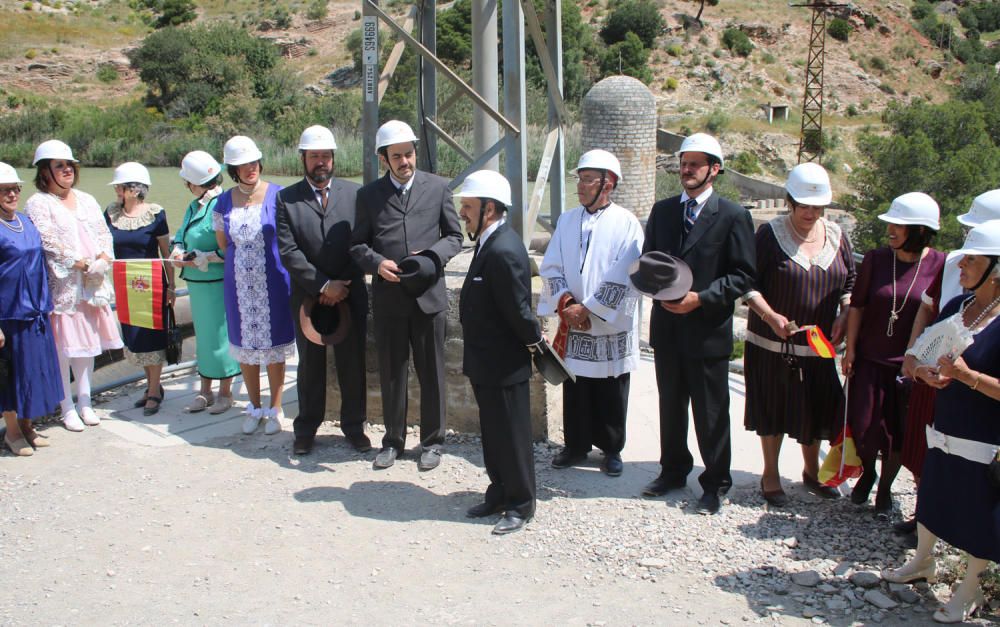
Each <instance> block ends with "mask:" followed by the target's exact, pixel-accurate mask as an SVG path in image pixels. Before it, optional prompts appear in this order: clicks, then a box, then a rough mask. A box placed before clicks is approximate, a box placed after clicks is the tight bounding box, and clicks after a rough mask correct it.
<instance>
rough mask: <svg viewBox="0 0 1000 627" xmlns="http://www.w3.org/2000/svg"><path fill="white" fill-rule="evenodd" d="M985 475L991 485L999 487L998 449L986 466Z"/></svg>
mask: <svg viewBox="0 0 1000 627" xmlns="http://www.w3.org/2000/svg"><path fill="white" fill-rule="evenodd" d="M986 475H987V476H988V477H989V478H990V483H991V484H993V487H994V488H997V489H1000V451H998V452H997V454H996V455H994V456H993V459H991V460H990V465H989V466H987V467H986Z"/></svg>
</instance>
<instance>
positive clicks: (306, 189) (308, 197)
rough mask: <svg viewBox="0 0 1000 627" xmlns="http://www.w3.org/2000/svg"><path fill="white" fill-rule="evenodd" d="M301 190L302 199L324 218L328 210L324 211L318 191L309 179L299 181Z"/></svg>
mask: <svg viewBox="0 0 1000 627" xmlns="http://www.w3.org/2000/svg"><path fill="white" fill-rule="evenodd" d="M331 191H332V190H331ZM299 192H301V195H302V199H303V200H304V201H305V203H306V204H307V205H309V207H310V208H311V209H312V210H313V211H315V212H316V215H318V216H319V217H321V218H322V217H323V215H324V214H325V213H326V211H324V210H323V207H321V206H320V204H319V198H317V197H316V192H314V191H313V188H312V185H310V184H309V181H307V180H306V179H304V178H303V179H302V180H301V181H299Z"/></svg>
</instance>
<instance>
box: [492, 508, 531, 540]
mask: <svg viewBox="0 0 1000 627" xmlns="http://www.w3.org/2000/svg"><path fill="white" fill-rule="evenodd" d="M526 524H528V519H527V518H522V517H521V515H520V514H518V513H517V512H507V513H506V514H504V516H503V518H501V519H500V522H498V523H497V524H496V525H495V526H494V527H493V535H497V536H502V535H506V534H508V533H514V532H515V531H520V530H521V529H523V528H524V526H525V525H526Z"/></svg>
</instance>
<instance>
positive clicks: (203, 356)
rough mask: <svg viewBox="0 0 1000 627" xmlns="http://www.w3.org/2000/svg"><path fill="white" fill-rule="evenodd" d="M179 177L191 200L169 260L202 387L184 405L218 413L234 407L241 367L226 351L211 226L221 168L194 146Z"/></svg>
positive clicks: (219, 263) (220, 264) (219, 266)
mask: <svg viewBox="0 0 1000 627" xmlns="http://www.w3.org/2000/svg"><path fill="white" fill-rule="evenodd" d="M180 175H181V178H182V179H184V182H185V184H186V185H187V188H188V190H189V191H190V192H191V193H192V194H194V196H195V200H193V201H192V202H191V204H190V205H188V208H187V211H186V212H185V213H184V223H183V224H182V225H181V228H180V229H179V230H178V231H177V234H176V235H175V236H174V249H173V252H172V253H171V259H173V260H174V262H175V264H176V265H177V266H180V267H181V268H183V269H182V270H181V278H182V279H184V280H185V281H186V282H187V288H188V293H189V294H190V300H191V319H192V321H193V322H194V334H195V345H196V351H197V356H198V374H199V375H201V391H200V393H199V394H198V396H196V397H195V398H194V401H193V402H192V403H191V404H190V405H188V406H187V407H185V408H184V410H185V411H187V412H190V413H195V412H200V411H203V410H205V409H208V413H210V414H221V413H223V412H225V411H226V410H228V409H229V408H230V407H232V406H233V392H232V383H233V377H234V376H236V375H237V374H239V372H240V365H239V364H238V363H236V360H234V359H233V358H232V357H231V356H230V354H229V332H228V330H227V326H226V307H225V301H224V299H223V293H222V289H223V288H222V274H223V265H224V264H223V259H222V256H221V255H220V253H219V251H218V249H217V246H218V244H217V243H216V240H215V231H214V230H213V229H212V208H213V207H214V205H215V201H216V199H217V198H218V196H219V194H220V193H222V168H221V167H220V166H219V163H218V162H217V161H216V160H215V159H214V158H213V157H212V155H210V154H208V153H207V152H202V151H200V150H196V151H194V152H190V153H188V154H187V155H185V156H184V160H183V161H182V162H181V172H180ZM214 379H218V380H219V395H218V396H214V395H213V394H212V381H213V380H214Z"/></svg>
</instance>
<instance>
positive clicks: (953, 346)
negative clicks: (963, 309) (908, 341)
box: [906, 313, 973, 367]
mask: <svg viewBox="0 0 1000 627" xmlns="http://www.w3.org/2000/svg"><path fill="white" fill-rule="evenodd" d="M972 342H973V337H972V332H971V331H969V329H967V328H966V326H965V324H964V323H963V322H962V314H961V313H956V314H955V315H952V316H949V317H947V318H945V319H944V320H942V321H941V322H938V323H937V324H933V325H931V326H929V327H927V328H926V329H924V332H923V333H921V334H920V337H918V338H917V341H916V342H914V343H913V347H912V348H910V350H908V351H906V354H907V355H913V356H914V357H916V358H917V361H918V362H920V365H923V366H935V367H936V366H937V363H938V359H940V358H941V357H944V356H945V355H949V356H951V357H952V358H955V357H958V356H959V355H961V354H962V353H963V352H964V351H965V349H967V348H968V347H969V346H971V345H972Z"/></svg>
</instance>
